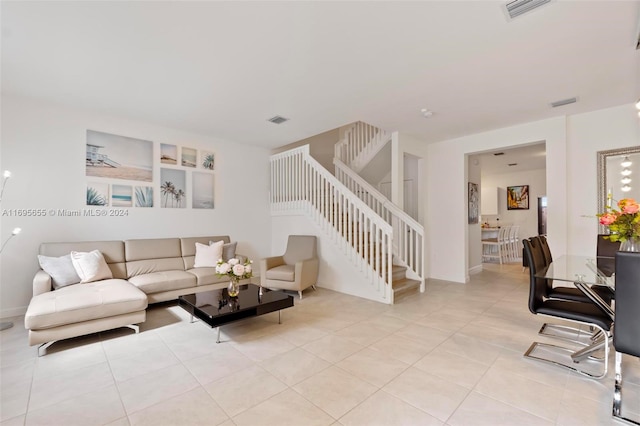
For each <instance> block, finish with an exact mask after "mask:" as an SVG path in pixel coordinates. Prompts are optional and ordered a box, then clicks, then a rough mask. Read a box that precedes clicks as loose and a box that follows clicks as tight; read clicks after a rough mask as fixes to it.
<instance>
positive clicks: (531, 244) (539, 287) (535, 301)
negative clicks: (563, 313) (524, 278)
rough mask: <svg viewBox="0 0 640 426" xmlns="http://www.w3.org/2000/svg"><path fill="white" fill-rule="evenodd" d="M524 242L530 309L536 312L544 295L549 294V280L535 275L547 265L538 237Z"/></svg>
mask: <svg viewBox="0 0 640 426" xmlns="http://www.w3.org/2000/svg"><path fill="white" fill-rule="evenodd" d="M522 244H523V245H524V256H525V257H526V258H527V261H528V262H529V310H530V311H531V312H532V313H534V314H535V313H537V311H538V308H539V307H540V306H541V305H542V302H543V301H544V297H545V296H546V295H547V294H548V290H547V281H548V280H546V279H544V278H536V276H535V275H536V274H537V273H538V272H540V271H541V270H542V269H544V268H545V267H546V266H547V265H545V262H544V256H543V254H542V250H541V249H540V246H539V245H540V242H539V240H538V238H537V237H533V238H530V239H528V240H522Z"/></svg>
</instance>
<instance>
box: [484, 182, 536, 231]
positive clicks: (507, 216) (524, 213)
mask: <svg viewBox="0 0 640 426" xmlns="http://www.w3.org/2000/svg"><path fill="white" fill-rule="evenodd" d="M482 185H483V186H489V187H491V188H498V214H497V215H484V216H482V221H483V222H484V221H485V220H487V221H489V224H490V225H492V226H494V225H495V224H496V223H497V221H496V219H497V218H500V226H507V225H519V226H520V231H519V237H520V239H523V238H529V237H533V236H535V235H538V197H542V196H544V195H546V193H547V176H546V170H525V171H522V172H515V173H502V174H496V175H487V176H485V175H482ZM515 185H529V210H507V187H508V186H515Z"/></svg>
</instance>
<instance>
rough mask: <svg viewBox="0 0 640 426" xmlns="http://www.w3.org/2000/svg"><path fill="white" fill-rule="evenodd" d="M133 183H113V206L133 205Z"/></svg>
mask: <svg viewBox="0 0 640 426" xmlns="http://www.w3.org/2000/svg"><path fill="white" fill-rule="evenodd" d="M131 200H132V189H131V185H111V206H112V207H131V206H132V205H133V204H132V202H131Z"/></svg>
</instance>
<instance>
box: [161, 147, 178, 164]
mask: <svg viewBox="0 0 640 426" xmlns="http://www.w3.org/2000/svg"><path fill="white" fill-rule="evenodd" d="M160 163H162V164H174V165H177V164H178V147H177V146H175V145H170V144H166V143H161V144H160Z"/></svg>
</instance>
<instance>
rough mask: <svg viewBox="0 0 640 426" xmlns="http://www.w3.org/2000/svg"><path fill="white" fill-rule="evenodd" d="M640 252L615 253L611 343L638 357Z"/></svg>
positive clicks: (620, 350)
mask: <svg viewBox="0 0 640 426" xmlns="http://www.w3.org/2000/svg"><path fill="white" fill-rule="evenodd" d="M639 306H640V253H634V252H626V251H620V252H618V253H617V254H616V305H615V308H616V310H615V314H616V319H615V325H614V327H615V330H614V333H613V346H614V347H615V348H616V351H618V352H622V353H625V354H629V355H633V356H637V357H640V310H638V307H639Z"/></svg>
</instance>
